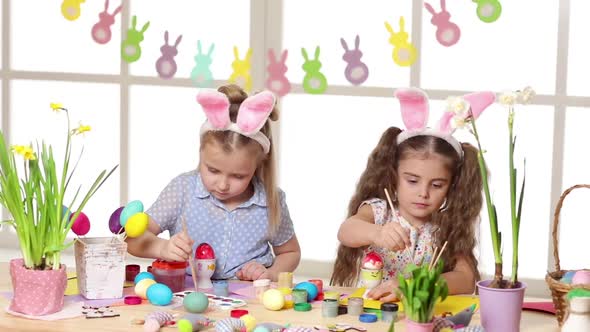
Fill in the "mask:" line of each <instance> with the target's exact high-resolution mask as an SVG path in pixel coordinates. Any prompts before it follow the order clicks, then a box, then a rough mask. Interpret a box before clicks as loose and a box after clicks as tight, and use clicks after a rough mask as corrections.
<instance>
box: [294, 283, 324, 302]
mask: <svg viewBox="0 0 590 332" xmlns="http://www.w3.org/2000/svg"><path fill="white" fill-rule="evenodd" d="M294 288H295V289H305V290H306V291H307V302H311V301H313V300H315V298H316V297H317V296H318V286H316V285H315V284H313V283H311V282H309V281H304V282H300V283H298V284H297V285H295V287H294Z"/></svg>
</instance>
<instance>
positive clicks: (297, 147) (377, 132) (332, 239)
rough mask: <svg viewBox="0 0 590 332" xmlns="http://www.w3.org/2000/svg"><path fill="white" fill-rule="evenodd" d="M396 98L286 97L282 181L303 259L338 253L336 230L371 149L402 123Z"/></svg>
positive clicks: (281, 121)
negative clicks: (384, 135) (394, 126)
mask: <svg viewBox="0 0 590 332" xmlns="http://www.w3.org/2000/svg"><path fill="white" fill-rule="evenodd" d="M395 104H396V101H395V100H394V99H391V98H368V97H343V96H322V97H321V98H318V97H317V96H316V97H314V96H309V95H295V94H293V95H287V96H286V97H285V98H284V99H283V104H282V105H283V106H282V110H281V111H282V112H281V119H280V123H281V147H280V172H279V174H280V183H281V187H282V189H283V190H284V191H285V193H286V195H287V204H288V205H289V212H290V213H291V218H292V219H293V223H294V225H295V230H296V232H297V234H298V236H299V241H300V242H301V250H302V258H303V259H312V260H324V261H332V260H334V258H335V257H336V249H337V246H338V240H337V239H336V233H337V232H338V228H339V227H340V224H341V223H342V221H344V219H345V218H346V214H347V213H346V212H347V207H348V202H349V200H350V198H351V197H352V195H353V194H354V190H355V186H356V183H357V181H358V179H359V178H360V176H361V173H362V172H363V170H364V169H365V166H366V163H367V158H368V156H369V153H370V152H371V151H372V150H373V148H374V147H375V146H376V145H377V142H378V140H379V138H380V137H381V134H382V133H383V132H384V131H385V129H386V128H388V127H390V126H392V125H395V124H399V123H401V117H400V114H399V111H396V105H395ZM310 105H314V107H310ZM334 105H338V107H334ZM367 105H371V106H370V107H367ZM318 247H319V248H320V250H318Z"/></svg>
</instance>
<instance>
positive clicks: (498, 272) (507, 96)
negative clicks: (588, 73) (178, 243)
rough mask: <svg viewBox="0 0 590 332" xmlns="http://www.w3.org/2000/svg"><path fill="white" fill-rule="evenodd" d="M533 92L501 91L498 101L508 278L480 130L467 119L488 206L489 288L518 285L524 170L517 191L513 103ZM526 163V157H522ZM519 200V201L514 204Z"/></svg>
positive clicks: (520, 102) (522, 101) (472, 121)
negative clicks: (504, 127) (503, 120)
mask: <svg viewBox="0 0 590 332" xmlns="http://www.w3.org/2000/svg"><path fill="white" fill-rule="evenodd" d="M534 95H535V92H534V91H533V90H532V89H531V88H530V87H527V88H525V89H523V90H522V91H514V92H513V91H510V92H505V93H502V94H500V96H499V98H498V101H499V103H500V104H501V105H503V106H505V107H506V108H507V109H508V136H509V140H508V143H509V144H508V171H509V176H510V180H509V181H510V186H509V187H510V216H511V221H512V274H511V277H510V280H509V281H506V280H504V276H503V272H502V269H503V262H502V251H501V250H502V249H501V248H502V233H501V232H500V231H499V230H498V215H497V213H496V206H495V205H494V202H493V200H492V196H491V194H490V186H489V178H488V168H487V163H486V161H485V158H484V153H485V150H483V149H482V147H481V142H480V138H479V134H478V132H477V127H476V125H475V120H472V119H471V120H470V121H469V122H470V124H471V128H472V131H471V132H472V134H473V135H474V136H475V139H476V141H477V146H478V149H479V152H478V155H477V158H478V161H479V170H480V173H481V177H482V180H483V187H484V195H485V199H486V205H487V208H488V218H489V221H490V231H491V234H492V246H493V249H494V259H495V272H494V280H493V281H492V283H491V284H490V285H489V287H492V288H514V287H517V286H518V239H519V232H520V217H521V212H522V202H523V197H524V188H525V180H526V173H523V177H522V185H521V188H520V193H519V195H518V197H517V195H516V177H517V176H516V175H517V172H516V168H515V167H514V148H515V146H516V137H515V136H514V132H513V126H514V115H515V113H514V106H515V105H516V104H528V103H530V101H531V99H532V98H533V97H534ZM525 166H526V161H525ZM517 200H518V204H517Z"/></svg>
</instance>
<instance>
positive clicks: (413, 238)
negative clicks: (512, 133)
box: [331, 88, 494, 302]
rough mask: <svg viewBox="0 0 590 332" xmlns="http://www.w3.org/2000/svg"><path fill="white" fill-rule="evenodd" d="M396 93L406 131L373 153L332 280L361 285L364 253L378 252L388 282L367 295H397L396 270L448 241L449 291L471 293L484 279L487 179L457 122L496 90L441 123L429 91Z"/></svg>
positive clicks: (467, 100)
mask: <svg viewBox="0 0 590 332" xmlns="http://www.w3.org/2000/svg"><path fill="white" fill-rule="evenodd" d="M395 95H396V97H397V98H398V99H399V101H400V104H401V111H402V118H403V120H404V123H405V125H406V128H407V129H406V130H401V129H399V128H397V127H391V128H389V129H387V130H386V131H385V132H384V133H383V135H382V136H381V139H380V140H379V143H378V144H377V146H376V147H375V149H374V150H373V151H372V153H371V154H370V156H369V160H368V162H367V167H366V169H365V171H364V172H363V173H362V175H361V177H360V180H359V182H358V184H357V188H356V192H355V194H354V195H353V197H352V199H351V200H350V203H349V206H348V218H347V219H346V220H345V221H344V222H343V223H342V225H341V226H340V229H339V231H338V239H339V241H340V242H341V244H340V246H339V248H338V256H337V259H336V262H335V265H334V270H333V273H332V278H331V284H333V285H340V286H348V287H350V286H356V285H357V282H358V280H359V273H360V270H361V262H362V259H363V256H365V255H366V254H367V253H369V252H376V253H378V254H379V255H380V256H381V258H382V260H383V277H382V282H381V284H380V285H378V286H377V287H375V288H373V289H371V290H370V291H369V292H368V293H367V294H366V295H367V296H368V297H370V298H373V299H378V300H381V301H383V302H387V301H394V300H396V299H397V294H396V289H397V286H398V283H397V275H398V274H400V273H403V271H404V269H405V267H406V266H407V265H409V264H412V263H413V264H416V265H420V264H428V263H429V262H430V261H432V260H433V259H434V258H435V257H434V252H435V248H438V249H437V250H440V249H441V248H442V246H443V243H445V242H447V245H446V248H445V250H444V251H443V253H442V256H441V259H442V260H443V262H444V274H443V276H444V278H445V279H446V281H447V283H448V286H449V293H450V294H461V293H472V292H473V291H474V289H475V282H476V281H477V280H478V279H479V272H478V269H477V259H476V257H475V255H474V248H475V244H476V236H475V229H476V223H477V222H478V220H479V218H478V217H479V213H480V211H481V208H482V202H483V200H482V180H481V175H480V172H479V164H478V160H477V153H478V150H477V149H476V148H475V147H473V146H472V145H471V144H468V143H460V142H459V141H457V140H456V139H455V138H454V137H453V136H452V133H453V131H454V130H455V129H456V128H457V124H462V123H464V122H465V121H469V119H470V118H475V117H477V116H479V114H481V112H482V111H483V110H484V109H485V108H487V106H489V105H490V104H491V103H493V101H494V95H493V93H487V92H482V93H473V94H470V95H465V96H464V97H463V98H460V99H459V101H460V102H458V103H456V105H454V107H455V109H448V110H447V112H445V113H444V115H443V117H442V118H441V120H440V121H439V123H438V124H437V125H436V126H435V127H434V128H427V127H426V122H427V120H428V97H427V96H426V94H425V93H424V92H423V91H421V90H419V89H413V88H407V89H398V90H396V93H395ZM385 189H387V191H388V192H389V193H390V194H391V198H392V203H393V206H394V209H393V211H392V209H391V208H390V206H389V204H388V203H387V197H386V193H385Z"/></svg>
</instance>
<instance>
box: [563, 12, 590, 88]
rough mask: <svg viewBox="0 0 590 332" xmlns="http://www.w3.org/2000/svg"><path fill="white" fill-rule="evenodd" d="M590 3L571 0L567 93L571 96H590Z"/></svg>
mask: <svg viewBox="0 0 590 332" xmlns="http://www.w3.org/2000/svg"><path fill="white" fill-rule="evenodd" d="M588 11H590V3H588V1H584V0H570V37H569V51H568V61H569V64H568V81H567V91H568V94H569V95H575V96H590V89H589V88H588V72H590V65H589V64H588V58H590V50H589V49H587V48H586V47H587V45H588V43H587V42H586V39H587V38H586V36H587V33H588V31H589V30H590V21H589V20H588V15H587V13H588Z"/></svg>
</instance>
